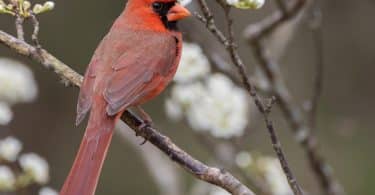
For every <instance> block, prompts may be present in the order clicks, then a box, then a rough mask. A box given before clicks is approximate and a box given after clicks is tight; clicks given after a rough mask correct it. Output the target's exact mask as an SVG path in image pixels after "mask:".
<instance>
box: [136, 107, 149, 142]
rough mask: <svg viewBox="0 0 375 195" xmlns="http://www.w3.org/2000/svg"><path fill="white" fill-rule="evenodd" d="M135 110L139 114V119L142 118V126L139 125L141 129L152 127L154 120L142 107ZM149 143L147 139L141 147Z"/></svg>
mask: <svg viewBox="0 0 375 195" xmlns="http://www.w3.org/2000/svg"><path fill="white" fill-rule="evenodd" d="M135 109H136V110H137V112H138V113H139V117H141V119H142V124H141V125H139V127H138V128H139V129H142V130H143V129H145V128H147V127H152V124H153V123H152V119H151V117H150V116H149V115H148V114H147V113H146V112H145V111H144V110H143V109H142V108H141V107H140V106H136V107H135ZM146 142H147V138H145V140H144V141H143V142H142V143H141V145H143V144H145V143H146Z"/></svg>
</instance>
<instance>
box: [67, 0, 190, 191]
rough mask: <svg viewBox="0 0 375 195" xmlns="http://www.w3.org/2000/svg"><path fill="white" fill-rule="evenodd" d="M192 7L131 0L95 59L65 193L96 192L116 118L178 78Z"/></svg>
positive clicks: (80, 104)
mask: <svg viewBox="0 0 375 195" xmlns="http://www.w3.org/2000/svg"><path fill="white" fill-rule="evenodd" d="M189 15H190V12H189V11H188V10H187V9H186V8H184V7H183V6H181V5H180V4H178V2H176V0H129V1H128V3H127V6H126V8H125V10H124V12H123V13H122V14H121V15H120V16H119V17H118V18H117V20H116V21H115V22H114V24H113V26H112V28H111V29H110V31H109V33H108V34H107V35H106V36H105V37H104V39H103V40H102V41H101V43H100V44H99V46H98V48H97V49H96V51H95V54H94V56H93V57H92V59H91V62H90V64H89V67H88V69H87V71H86V74H85V78H84V81H83V84H82V87H81V91H80V94H79V99H78V106H77V120H76V124H77V125H78V124H79V123H80V122H81V121H82V120H83V118H84V117H85V115H86V114H87V113H88V111H89V110H90V109H91V112H90V118H89V121H88V125H87V128H86V131H85V134H84V137H83V140H82V142H81V146H80V148H79V151H78V154H77V156H76V159H75V161H74V164H73V167H72V169H71V170H70V173H69V175H68V177H67V179H66V180H65V183H64V185H63V187H62V190H61V192H60V195H93V194H95V190H96V186H97V183H98V179H99V175H100V172H101V169H102V166H103V161H104V159H105V156H106V154H107V150H108V147H109V145H110V142H111V138H112V135H113V129H114V126H115V123H116V121H117V120H118V119H119V118H120V116H121V115H122V113H123V112H124V111H125V110H126V109H128V108H130V107H138V106H139V105H141V104H143V103H145V102H147V101H149V100H151V99H152V98H154V97H156V96H157V95H159V94H160V93H161V92H162V91H163V90H164V89H165V87H166V86H167V85H168V83H169V82H170V81H171V80H172V78H173V76H174V74H175V73H176V69H177V66H178V63H179V61H180V56H181V49H182V35H181V33H180V32H178V30H177V27H176V23H177V21H178V20H181V19H183V18H185V17H187V16H189Z"/></svg>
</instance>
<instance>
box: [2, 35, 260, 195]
mask: <svg viewBox="0 0 375 195" xmlns="http://www.w3.org/2000/svg"><path fill="white" fill-rule="evenodd" d="M0 42H1V43H2V44H4V45H6V46H7V47H9V48H10V49H12V50H14V51H15V52H16V53H18V54H21V55H23V56H27V57H30V58H31V59H33V60H35V61H37V62H39V63H41V64H42V65H44V66H45V67H47V68H49V69H52V70H53V71H54V72H55V73H56V74H57V75H58V76H59V77H60V78H61V79H62V80H64V81H67V82H69V83H71V84H73V85H75V86H80V85H81V83H82V76H81V75H80V74H78V73H77V72H75V71H74V70H72V69H71V68H70V67H69V66H67V65H65V64H64V63H63V62H61V61H60V60H58V59H57V58H56V57H54V56H53V55H51V54H50V53H48V52H47V51H46V50H44V49H38V48H36V47H34V46H31V45H29V44H27V43H25V42H24V41H21V40H19V39H17V38H15V37H13V36H11V35H9V34H7V33H5V32H3V31H0ZM122 120H123V121H124V122H125V123H126V124H127V125H128V126H129V127H131V128H132V129H133V130H134V131H135V132H136V134H137V135H140V136H142V137H144V138H145V139H147V140H149V142H150V143H152V144H153V145H154V146H156V147H158V148H159V149H160V150H161V151H163V152H164V153H165V154H166V155H168V156H169V157H170V159H171V160H173V161H174V162H176V163H177V164H179V165H180V166H181V167H183V168H184V169H185V170H186V171H188V172H190V173H191V174H192V175H193V176H195V177H196V178H198V179H201V180H203V181H206V182H209V183H212V184H214V185H217V186H219V187H222V188H223V189H225V190H227V191H228V192H230V193H232V194H234V195H254V193H253V192H252V191H251V190H250V189H249V188H247V187H246V186H245V185H244V184H242V183H241V182H240V181H239V180H238V179H236V178H235V177H234V176H233V175H231V174H230V173H229V172H226V171H224V170H220V169H218V168H215V167H209V166H207V165H205V164H203V163H202V162H200V161H198V160H196V159H194V158H193V157H192V156H190V155H189V154H187V153H186V152H185V151H183V150H182V149H181V148H179V147H178V146H177V145H175V144H174V143H173V142H172V141H171V140H170V138H168V137H166V136H164V135H162V134H161V133H159V132H158V131H157V130H156V129H154V128H151V127H148V128H144V129H142V130H141V129H138V127H139V126H140V124H141V123H142V121H141V120H140V119H138V118H137V117H136V116H134V115H133V114H131V113H130V112H125V113H124V115H123V116H122Z"/></svg>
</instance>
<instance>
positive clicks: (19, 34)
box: [15, 14, 25, 41]
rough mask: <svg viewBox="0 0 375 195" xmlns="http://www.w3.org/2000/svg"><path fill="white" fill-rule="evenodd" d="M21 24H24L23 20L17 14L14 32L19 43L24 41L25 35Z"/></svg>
mask: <svg viewBox="0 0 375 195" xmlns="http://www.w3.org/2000/svg"><path fill="white" fill-rule="evenodd" d="M23 22H24V19H23V18H22V17H21V16H20V15H19V14H16V22H15V24H16V31H17V38H18V39H19V40H21V41H24V40H25V35H24V34H25V33H24V30H23Z"/></svg>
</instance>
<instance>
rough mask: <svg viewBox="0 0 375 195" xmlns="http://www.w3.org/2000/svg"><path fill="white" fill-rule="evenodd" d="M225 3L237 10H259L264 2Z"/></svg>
mask: <svg viewBox="0 0 375 195" xmlns="http://www.w3.org/2000/svg"><path fill="white" fill-rule="evenodd" d="M227 3H228V4H229V5H231V6H233V7H236V8H239V9H259V8H261V7H262V6H263V5H264V3H265V0H227Z"/></svg>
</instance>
